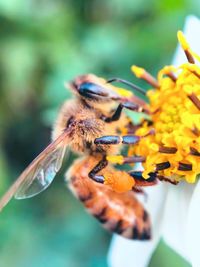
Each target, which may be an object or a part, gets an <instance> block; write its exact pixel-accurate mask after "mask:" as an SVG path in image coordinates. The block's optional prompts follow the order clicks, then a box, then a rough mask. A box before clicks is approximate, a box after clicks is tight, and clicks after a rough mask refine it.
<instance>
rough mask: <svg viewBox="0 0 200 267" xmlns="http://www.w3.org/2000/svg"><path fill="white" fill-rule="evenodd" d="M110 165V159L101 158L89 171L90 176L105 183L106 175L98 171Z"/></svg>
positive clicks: (98, 181)
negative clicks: (99, 173)
mask: <svg viewBox="0 0 200 267" xmlns="http://www.w3.org/2000/svg"><path fill="white" fill-rule="evenodd" d="M107 165H108V161H107V160H106V158H105V157H103V159H102V160H100V161H99V162H98V163H97V165H96V166H95V167H94V168H93V169H92V170H91V171H90V172H89V174H88V176H89V177H90V178H91V179H92V180H94V181H95V182H97V183H101V184H103V183H104V180H105V178H104V176H103V175H97V173H98V172H100V171H101V170H103V169H104V168H105V167H106V166H107Z"/></svg>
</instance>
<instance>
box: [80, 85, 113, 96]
mask: <svg viewBox="0 0 200 267" xmlns="http://www.w3.org/2000/svg"><path fill="white" fill-rule="evenodd" d="M78 92H79V94H80V95H82V96H84V97H87V98H91V99H94V98H96V97H99V96H102V97H105V96H108V92H106V90H105V89H104V88H103V87H101V86H99V85H98V84H95V83H89V82H87V83H82V84H81V85H80V86H79V88H78Z"/></svg>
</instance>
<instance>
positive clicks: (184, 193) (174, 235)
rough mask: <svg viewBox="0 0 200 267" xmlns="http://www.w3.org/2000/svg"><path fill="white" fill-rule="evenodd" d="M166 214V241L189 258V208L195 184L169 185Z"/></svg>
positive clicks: (164, 220) (164, 228)
mask: <svg viewBox="0 0 200 267" xmlns="http://www.w3.org/2000/svg"><path fill="white" fill-rule="evenodd" d="M168 187H169V192H168V196H167V199H166V206H165V216H164V218H163V237H164V240H165V241H166V243H167V244H168V245H169V246H170V247H172V248H173V249H174V250H175V251H176V252H177V253H179V254H180V255H182V256H183V257H184V258H185V259H187V260H188V250H187V247H186V227H187V217H188V209H189V204H190V200H191V197H192V195H193V192H194V189H195V185H189V184H186V183H181V184H179V185H177V186H174V185H168Z"/></svg>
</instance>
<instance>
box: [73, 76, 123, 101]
mask: <svg viewBox="0 0 200 267" xmlns="http://www.w3.org/2000/svg"><path fill="white" fill-rule="evenodd" d="M68 87H69V88H70V89H71V90H72V91H73V92H74V93H75V94H76V95H77V94H78V96H79V97H81V98H84V99H85V100H87V101H95V102H108V101H110V100H118V99H119V98H120V96H119V94H118V93H117V92H116V91H115V90H113V88H114V87H113V86H112V85H110V84H108V83H107V82H106V80H104V79H102V78H98V77H97V76H95V75H93V74H88V75H83V76H78V77H77V78H76V79H75V80H74V81H72V82H71V83H69V84H68Z"/></svg>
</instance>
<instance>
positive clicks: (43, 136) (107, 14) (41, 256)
mask: <svg viewBox="0 0 200 267" xmlns="http://www.w3.org/2000/svg"><path fill="white" fill-rule="evenodd" d="M199 7H200V4H199V0H193V1H191V0H185V1H182V0H177V1H174V0H162V1H156V0H149V1H145V0H123V1H122V0H121V1H120V0H109V1H108V0H71V1H70V0H68V1H64V0H63V1H62V0H57V1H55V0H40V1H39V0H1V1H0V51H1V53H0V84H1V86H0V193H1V194H3V192H5V191H6V189H7V188H8V186H9V185H10V184H11V183H12V181H14V179H16V177H17V176H18V174H19V173H20V172H21V171H22V170H23V169H24V168H25V167H26V166H27V164H28V163H29V162H30V161H31V160H32V159H33V158H34V157H35V156H36V155H37V154H38V153H39V152H40V151H41V150H42V149H43V148H44V147H45V146H46V145H47V144H48V143H49V141H50V133H51V125H52V123H53V121H54V119H55V117H56V114H57V111H58V108H59V106H60V105H61V104H62V102H63V101H64V100H65V99H67V98H69V97H70V93H69V92H68V91H67V90H65V89H64V86H63V84H64V81H67V80H69V79H72V78H74V77H75V76H76V75H79V74H84V73H88V72H93V73H95V74H97V75H100V76H101V75H102V76H104V77H106V78H109V77H112V76H120V77H123V78H126V79H129V80H132V81H134V82H137V83H138V84H140V81H138V80H136V79H135V78H134V77H133V76H132V74H131V72H130V66H131V64H133V63H134V64H137V65H140V66H144V67H145V68H146V69H148V70H149V71H150V72H151V73H153V74H156V72H157V71H158V70H159V68H160V67H162V66H163V65H165V64H169V63H170V62H171V59H172V56H173V53H174V50H175V48H176V44H177V40H176V32H177V30H178V29H182V27H183V24H184V19H185V17H186V16H187V15H188V14H195V15H200V12H199V11H198V10H200V8H199ZM197 12H198V13H197ZM142 86H143V87H144V86H145V85H144V84H142ZM72 160H73V155H70V159H69V162H68V164H66V166H64V168H63V171H62V172H61V174H59V175H58V176H57V178H56V179H55V181H54V183H53V185H52V186H51V187H50V188H49V189H48V190H47V191H45V192H44V193H43V194H40V195H38V196H37V197H35V198H33V199H29V200H26V201H15V200H13V201H11V203H10V204H9V205H8V206H7V207H6V209H5V210H4V212H3V213H2V214H1V215H0V267H7V266H9V267H13V266H15V267H26V266H29V267H43V266H45V267H46V266H47V267H53V266H58V267H68V266H69V267H104V266H105V267H106V266H107V263H106V253H107V251H108V246H109V242H110V238H111V235H110V234H108V233H107V232H105V231H104V230H103V229H102V228H101V227H100V226H99V224H98V223H97V222H96V221H95V220H94V219H93V218H91V217H90V216H89V215H87V214H86V213H85V211H84V209H83V207H82V205H81V204H80V203H79V202H78V201H77V200H76V199H75V198H74V197H72V196H71V194H70V193H69V191H68V189H66V187H65V185H64V181H63V173H64V169H66V168H67V167H68V166H69V165H70V164H71V161H72ZM153 266H154V267H158V266H159V267H165V266H171V267H173V266H176V267H183V266H184V267H185V266H189V265H188V264H187V263H186V262H184V261H183V260H182V259H181V258H180V257H179V256H178V255H176V254H175V253H174V252H173V251H172V250H171V249H169V248H167V246H166V245H165V244H164V243H163V242H162V241H161V243H160V245H159V247H158V249H157V251H156V253H155V254H154V256H153V259H152V262H151V267H153Z"/></svg>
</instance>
